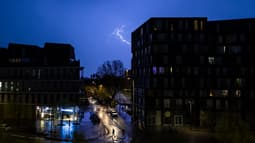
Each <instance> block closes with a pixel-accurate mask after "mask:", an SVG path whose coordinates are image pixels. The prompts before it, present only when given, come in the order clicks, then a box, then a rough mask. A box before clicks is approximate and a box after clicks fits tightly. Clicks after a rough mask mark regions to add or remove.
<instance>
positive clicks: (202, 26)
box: [200, 20, 204, 30]
mask: <svg viewBox="0 0 255 143" xmlns="http://www.w3.org/2000/svg"><path fill="white" fill-rule="evenodd" d="M200 29H201V30H203V29H204V22H203V21H202V20H201V21H200Z"/></svg>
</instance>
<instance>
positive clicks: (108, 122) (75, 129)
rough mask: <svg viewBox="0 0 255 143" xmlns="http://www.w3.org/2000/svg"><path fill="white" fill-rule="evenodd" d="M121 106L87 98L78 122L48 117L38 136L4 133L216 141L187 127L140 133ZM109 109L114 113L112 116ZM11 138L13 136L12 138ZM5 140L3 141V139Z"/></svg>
mask: <svg viewBox="0 0 255 143" xmlns="http://www.w3.org/2000/svg"><path fill="white" fill-rule="evenodd" d="M123 109H124V108H122V107H120V106H118V105H117V106H116V108H110V107H106V106H102V105H99V104H97V103H96V100H94V99H90V105H89V106H87V107H86V108H83V109H81V113H82V116H81V118H80V119H79V121H78V122H77V121H71V122H70V121H68V120H65V121H63V122H62V124H60V123H61V122H60V121H59V120H57V121H51V120H38V121H37V132H38V133H39V134H41V135H39V136H38V135H37V136H29V135H20V134H18V135H16V134H7V133H4V134H5V135H4V136H9V139H8V140H9V141H8V142H14V143H15V142H19V143H23V142H24V143H26V142H38V143H71V142H88V143H130V142H131V141H132V142H133V143H140V142H146V143H154V142H162V143H163V142H169V141H170V140H171V142H173V143H197V142H207V143H217V141H216V140H215V139H214V138H213V137H212V136H211V135H210V134H208V133H207V132H201V131H199V130H190V129H189V128H185V127H183V128H171V129H170V128H169V127H168V128H164V129H163V130H162V129H160V128H151V129H150V128H148V129H147V130H144V131H143V132H140V131H138V132H137V130H134V129H133V126H132V124H131V117H130V115H129V114H127V113H126V112H125V111H124V110H123ZM111 111H112V112H114V111H116V112H117V116H113V115H112V114H111ZM92 114H96V115H97V117H98V118H99V119H100V121H99V122H92V120H91V118H90V117H91V115H92ZM13 137H14V138H13ZM0 141H1V140H0ZM4 141H5V140H4Z"/></svg>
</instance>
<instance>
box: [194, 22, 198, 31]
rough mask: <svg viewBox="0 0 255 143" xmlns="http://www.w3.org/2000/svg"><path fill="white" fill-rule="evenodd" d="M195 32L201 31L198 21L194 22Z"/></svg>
mask: <svg viewBox="0 0 255 143" xmlns="http://www.w3.org/2000/svg"><path fill="white" fill-rule="evenodd" d="M194 30H195V31H198V30H199V27H198V21H197V20H194Z"/></svg>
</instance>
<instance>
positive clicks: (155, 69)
mask: <svg viewBox="0 0 255 143" xmlns="http://www.w3.org/2000/svg"><path fill="white" fill-rule="evenodd" d="M152 73H153V74H154V75H155V74H157V67H153V68H152Z"/></svg>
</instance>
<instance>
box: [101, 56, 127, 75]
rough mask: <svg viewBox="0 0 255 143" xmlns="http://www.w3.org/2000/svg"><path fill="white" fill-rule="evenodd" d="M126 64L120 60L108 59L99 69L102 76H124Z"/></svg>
mask: <svg viewBox="0 0 255 143" xmlns="http://www.w3.org/2000/svg"><path fill="white" fill-rule="evenodd" d="M124 71H125V69H124V65H123V63H122V62H121V61H120V60H113V61H106V62H104V63H103V64H102V65H101V66H100V67H98V69H97V75H98V76H99V77H100V78H103V77H104V76H113V77H123V76H124Z"/></svg>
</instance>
